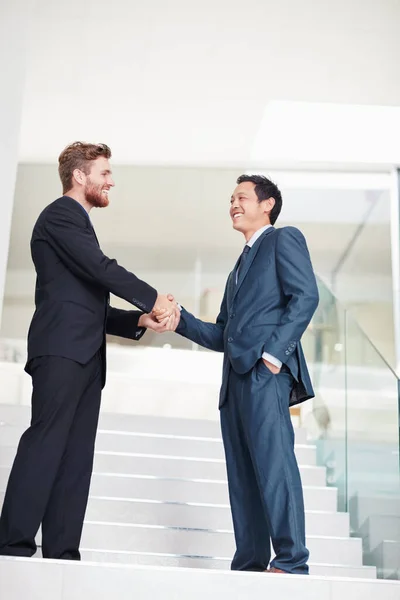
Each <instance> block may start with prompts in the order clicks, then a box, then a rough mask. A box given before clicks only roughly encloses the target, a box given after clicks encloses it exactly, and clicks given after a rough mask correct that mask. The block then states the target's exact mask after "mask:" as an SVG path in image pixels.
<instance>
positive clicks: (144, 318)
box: [138, 294, 181, 333]
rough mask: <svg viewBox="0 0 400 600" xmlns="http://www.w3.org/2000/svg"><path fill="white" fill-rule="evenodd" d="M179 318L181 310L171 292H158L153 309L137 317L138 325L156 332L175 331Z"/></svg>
mask: <svg viewBox="0 0 400 600" xmlns="http://www.w3.org/2000/svg"><path fill="white" fill-rule="evenodd" d="M180 318H181V311H180V309H179V306H178V305H177V303H176V302H175V298H174V297H173V296H172V294H167V295H165V294H158V296H157V300H156V301H155V304H154V307H153V310H152V311H151V313H149V314H143V315H141V316H140V318H139V322H138V325H139V327H146V328H147V329H152V330H153V331H156V332H157V333H164V332H165V331H175V329H176V328H177V327H178V324H179V321H180Z"/></svg>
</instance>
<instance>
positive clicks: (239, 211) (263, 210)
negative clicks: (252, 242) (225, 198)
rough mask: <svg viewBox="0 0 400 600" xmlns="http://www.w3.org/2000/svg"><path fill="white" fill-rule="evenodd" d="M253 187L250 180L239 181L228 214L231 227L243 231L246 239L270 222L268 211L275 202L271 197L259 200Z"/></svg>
mask: <svg viewBox="0 0 400 600" xmlns="http://www.w3.org/2000/svg"><path fill="white" fill-rule="evenodd" d="M255 187H256V186H255V184H254V183H252V182H251V181H245V182H243V183H240V184H239V185H238V186H237V187H236V188H235V190H234V192H233V194H232V197H231V208H230V216H231V219H232V224H233V228H234V229H236V231H240V232H241V233H243V235H244V236H245V238H246V241H249V239H250V238H251V236H252V235H253V234H254V233H255V232H256V231H258V230H259V229H261V227H264V226H265V225H269V224H270V219H269V213H270V212H271V210H272V208H273V206H274V204H275V200H274V199H273V198H268V199H266V200H261V202H260V201H259V200H258V197H257V194H256V191H255Z"/></svg>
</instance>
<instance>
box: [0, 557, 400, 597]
mask: <svg viewBox="0 0 400 600" xmlns="http://www.w3.org/2000/svg"><path fill="white" fill-rule="evenodd" d="M0 586H1V587H0V592H2V595H1V597H4V598H5V599H6V600H22V599H24V598H29V600H39V599H40V600H89V599H92V598H93V599H94V598H95V599H96V600H110V598H118V600H132V598H133V597H134V598H139V599H140V600H154V598H162V600H177V598H185V600H204V598H210V599H214V598H218V599H220V600H228V599H229V600H247V599H248V598H251V600H265V598H282V599H287V598H296V600H347V599H350V598H351V600H398V598H399V590H400V587H399V584H398V582H392V581H379V580H369V579H366V580H360V579H355V578H343V577H338V578H335V577H318V576H308V577H305V576H302V575H273V574H267V573H243V572H234V573H233V572H229V571H224V570H212V569H208V570H206V569H189V568H188V569H177V568H172V567H158V566H154V565H151V566H143V565H140V566H139V565H134V566H132V565H117V564H104V563H87V562H81V563H79V562H74V561H50V560H47V561H44V560H41V559H10V558H0Z"/></svg>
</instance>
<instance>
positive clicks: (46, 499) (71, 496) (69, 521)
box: [0, 352, 102, 560]
mask: <svg viewBox="0 0 400 600" xmlns="http://www.w3.org/2000/svg"><path fill="white" fill-rule="evenodd" d="M30 373H31V376H32V385H33V392H32V420H31V425H30V427H29V429H27V431H25V433H24V434H23V435H22V437H21V440H20V443H19V446H18V450H17V455H16V457H15V460H14V464H13V467H12V470H11V474H10V478H9V481H8V486H7V491H6V495H5V499H4V505H3V510H2V514H1V518H0V554H2V555H11V556H32V555H33V554H34V553H35V552H36V543H35V536H36V534H37V531H38V529H39V527H40V524H41V525H42V554H43V557H44V558H59V559H69V560H80V553H79V544H80V539H81V534H82V527H83V520H84V516H85V511H86V505H87V500H88V494H89V486H90V478H91V474H92V468H93V455H94V445H95V438H96V431H97V423H98V417H99V410H100V400H101V388H102V362H101V355H100V352H97V353H96V355H95V356H94V357H93V358H92V359H91V360H90V361H89V362H88V363H87V364H86V365H81V364H79V363H77V362H75V361H72V360H69V359H67V358H62V357H57V356H42V357H39V358H34V359H33V360H32V361H31V363H30Z"/></svg>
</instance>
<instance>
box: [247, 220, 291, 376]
mask: <svg viewBox="0 0 400 600" xmlns="http://www.w3.org/2000/svg"><path fill="white" fill-rule="evenodd" d="M269 227H272V225H265V226H264V227H261V229H258V230H257V231H256V232H255V233H253V235H252V236H251V238H250V239H249V241H248V242H247V243H246V246H249V247H250V248H251V247H252V246H253V244H255V243H256V241H257V240H258V238H259V237H260V235H262V234H263V233H264V231H266V230H267V229H269ZM262 357H263V358H265V360H267V361H268V362H270V363H272V364H273V365H275V367H278V369H280V368H281V367H282V362H281V361H280V360H279V358H275V356H272V355H271V354H268V352H264V353H263V355H262Z"/></svg>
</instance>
